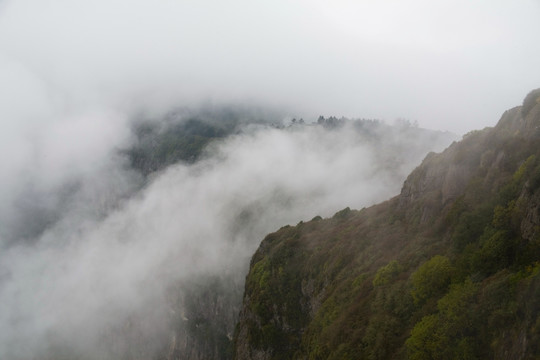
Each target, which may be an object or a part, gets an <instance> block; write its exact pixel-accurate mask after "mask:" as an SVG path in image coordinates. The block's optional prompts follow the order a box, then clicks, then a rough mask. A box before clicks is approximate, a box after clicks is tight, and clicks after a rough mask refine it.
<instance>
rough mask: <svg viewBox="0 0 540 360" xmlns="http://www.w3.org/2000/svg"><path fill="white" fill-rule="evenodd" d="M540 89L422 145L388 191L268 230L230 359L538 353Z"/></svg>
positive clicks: (247, 288)
mask: <svg viewBox="0 0 540 360" xmlns="http://www.w3.org/2000/svg"><path fill="white" fill-rule="evenodd" d="M539 100H540V91H539V90H534V91H532V92H531V93H529V94H528V95H527V97H526V98H525V100H524V102H523V105H522V106H519V107H515V108H513V109H510V110H508V111H506V112H505V113H504V114H503V115H502V117H501V119H500V120H499V122H498V123H497V125H496V126H495V127H493V128H486V129H484V130H480V131H473V132H471V133H469V134H467V135H465V136H464V137H463V139H462V140H461V141H460V142H454V143H453V144H452V145H451V146H450V147H448V148H447V149H446V150H445V151H443V152H442V153H440V154H434V153H430V154H428V156H426V158H425V159H424V161H423V162H422V164H421V165H420V166H418V167H417V168H416V169H415V170H413V172H412V173H411V174H410V175H409V176H408V177H407V180H406V181H405V183H404V185H403V187H402V190H401V193H400V194H399V195H397V196H396V197H394V198H392V199H390V200H388V201H385V202H383V203H381V204H378V205H374V206H372V207H370V208H367V209H362V210H360V211H356V210H350V209H348V208H346V209H344V210H342V211H340V212H338V213H336V215H334V217H333V218H330V219H324V220H323V219H313V220H312V221H310V222H306V223H303V222H301V223H299V224H298V225H296V226H287V227H284V228H282V229H280V230H279V231H277V232H276V233H273V234H270V235H268V236H267V237H266V238H265V239H264V240H263V242H262V243H261V246H260V247H259V249H258V250H257V252H256V253H255V255H254V256H253V258H252V260H251V265H250V272H249V274H248V276H247V278H246V285H245V292H244V301H243V307H242V310H241V313H240V318H239V322H238V325H237V330H236V334H235V339H234V341H235V349H234V353H235V359H307V358H309V359H389V358H395V359H405V358H410V359H445V358H446V359H447V358H468V359H474V358H495V359H503V358H504V359H528V358H534V356H535V354H538V351H539V350H540V338H539V337H538V335H536V334H537V333H538V329H540V317H539V309H540V300H538V299H539V298H540V263H539V260H540V236H539V234H540V231H539V230H540V217H539V212H540V211H539V209H540V161H539V159H540V147H538V146H537V144H536V143H537V140H538V137H539V135H540V133H539V132H538V131H537V129H538V128H539V125H540V105H539V103H540V101H539Z"/></svg>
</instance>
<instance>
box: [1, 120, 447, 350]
mask: <svg viewBox="0 0 540 360" xmlns="http://www.w3.org/2000/svg"><path fill="white" fill-rule="evenodd" d="M383 130H384V132H381V133H377V134H372V140H371V142H370V141H369V140H367V139H366V138H362V137H361V136H360V135H359V133H358V132H357V131H356V130H354V129H353V128H352V127H349V126H345V127H343V128H340V129H334V130H327V129H324V128H323V127H322V126H295V127H291V128H288V129H275V128H271V127H265V126H260V125H259V126H257V127H255V128H251V129H248V130H246V131H244V132H243V133H241V134H239V135H234V136H231V137H229V138H227V139H225V140H222V141H221V142H219V143H217V144H214V145H213V146H212V147H211V148H210V150H208V154H207V157H206V158H205V159H204V160H201V161H199V162H197V163H195V164H193V165H186V164H176V165H173V166H170V167H168V168H167V169H165V170H163V171H162V172H160V173H157V174H154V175H153V177H152V179H151V181H150V182H149V183H147V184H146V185H144V186H143V181H142V178H141V176H140V175H137V173H135V172H134V171H133V170H130V168H129V166H128V164H127V162H126V161H127V160H126V159H125V158H124V157H122V156H120V155H114V154H118V151H117V150H116V149H114V147H109V148H110V150H109V152H108V153H107V154H106V156H105V155H102V156H101V157H99V158H100V159H101V162H100V163H98V164H96V165H95V166H93V167H91V168H87V167H86V166H80V167H75V168H73V167H72V164H71V163H70V162H62V161H59V163H57V162H56V161H55V162H52V163H50V164H52V165H50V164H49V166H52V168H53V169H57V166H60V167H61V169H62V171H61V172H59V173H61V174H63V178H62V179H55V181H52V182H49V185H48V186H44V185H43V184H41V183H40V182H39V176H37V177H35V178H34V180H35V181H36V186H37V188H36V189H37V190H36V191H35V192H34V193H31V192H30V193H28V192H26V191H25V189H28V188H24V187H23V188H21V191H20V192H19V193H17V194H16V196H15V198H16V199H17V201H19V202H25V201H26V202H29V201H32V202H35V201H38V203H42V207H41V208H40V207H37V210H36V209H35V208H36V206H35V204H34V205H33V206H31V205H28V206H27V207H26V208H25V207H22V208H21V209H19V213H17V216H18V219H19V221H24V222H25V223H19V224H18V226H17V227H16V228H13V231H12V233H11V234H10V236H11V239H10V240H11V241H9V242H4V249H3V251H2V252H1V255H0V264H1V265H0V302H1V303H2V304H3V310H2V311H1V312H0V330H1V331H0V349H2V350H1V352H0V356H1V357H3V358H4V357H6V358H13V359H19V358H20V359H23V358H32V357H36V356H37V354H56V355H51V356H58V354H84V355H85V356H87V357H89V358H94V357H103V358H115V357H118V356H119V355H120V354H126V352H128V351H129V347H130V346H131V345H132V344H138V346H141V343H142V344H144V346H143V348H144V351H145V352H146V353H147V354H151V353H152V352H153V351H158V350H159V349H161V348H160V347H163V346H164V343H166V342H167V341H168V339H169V338H170V336H171V334H170V326H169V322H168V321H169V319H170V318H171V317H173V315H172V313H171V312H172V311H175V309H173V308H172V307H171V301H170V299H169V300H167V296H168V291H169V290H170V288H171V286H174V284H186V283H188V282H189V281H191V280H193V279H198V278H200V277H204V276H217V277H221V278H224V279H227V278H229V279H234V280H235V281H237V282H238V283H241V281H242V279H243V277H244V276H245V273H246V271H247V264H248V261H249V258H250V256H251V255H252V253H253V252H254V251H255V249H256V248H257V246H258V244H259V242H260V241H261V240H262V238H263V237H264V235H265V234H267V233H268V232H271V231H274V230H276V229H277V228H279V227H281V226H283V225H285V224H291V223H292V224H294V223H296V222H298V221H300V220H309V219H310V218H312V217H314V216H316V215H322V216H330V215H332V214H333V213H334V212H335V211H337V210H339V209H342V208H344V207H346V206H351V207H354V208H361V207H363V206H368V205H370V204H374V203H376V202H379V201H382V200H385V199H386V198H388V197H389V196H391V195H392V194H397V193H398V191H399V189H400V186H401V184H402V181H403V180H404V178H405V176H406V174H407V173H408V172H409V171H410V170H411V169H412V168H413V167H414V166H415V165H417V164H418V163H419V161H420V160H421V158H422V157H423V156H424V153H425V151H427V150H428V149H433V148H438V149H441V148H442V146H444V145H446V144H447V143H448V141H449V139H450V137H449V136H448V135H444V134H441V133H439V134H438V135H437V136H433V135H430V136H422V135H419V136H418V137H417V138H416V139H410V138H408V137H405V136H403V133H402V132H401V131H405V130H403V129H401V130H399V129H398V128H390V127H387V126H385V127H384V128H383ZM410 130H411V129H410V128H409V131H410ZM70 131H72V132H73V133H70V135H77V134H78V131H79V128H78V127H74V128H70ZM53 133H54V132H53ZM420 133H421V132H420ZM426 135H428V134H427V133H426ZM51 136H52V137H53V138H54V135H51ZM420 140H421V142H419V141H420ZM47 149H48V151H49V153H51V154H54V152H55V149H54V147H49V148H47ZM113 155H114V156H113ZM392 159H393V160H394V163H395V165H396V166H397V167H396V166H394V165H388V164H392V162H391V160H392ZM58 164H61V165H58ZM72 172H73V173H72ZM46 174H47V173H46V172H45V173H44V175H46ZM51 184H52V185H51ZM53 185H54V186H53ZM43 186H44V187H43ZM51 186H52V187H51ZM141 186H143V187H142V188H141ZM138 189H140V190H138ZM45 195H47V196H46V197H47V198H46V199H44V198H43V197H44V196H45ZM30 210H32V211H30ZM36 211H37V213H36ZM36 214H38V215H39V214H41V215H42V216H43V217H45V220H43V223H42V224H41V228H39V226H38V225H39V224H38V225H36V229H34V230H35V231H34V232H32V231H30V230H32V229H30V230H28V231H26V229H25V226H30V227H31V226H32V223H33V222H34V221H35V219H36V218H39V216H37V215H36ZM47 216H51V218H47ZM8 220H9V221H8ZM13 221H14V219H3V223H2V227H3V228H4V227H5V226H8V228H9V225H13ZM17 231H18V232H17ZM23 237H24V238H23ZM180 291H181V292H183V291H189V287H183V288H182V289H181V290H180ZM179 295H181V293H180V294H177V296H179ZM180 297H181V296H180ZM176 310H178V309H176ZM133 321H136V324H137V326H134V325H132V326H131V327H130V325H129V324H130V322H131V323H132V322H133ZM111 334H112V335H111ZM107 339H108V340H109V341H106V340H107ZM111 339H114V340H111Z"/></svg>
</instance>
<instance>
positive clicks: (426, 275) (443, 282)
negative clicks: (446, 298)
mask: <svg viewBox="0 0 540 360" xmlns="http://www.w3.org/2000/svg"><path fill="white" fill-rule="evenodd" d="M453 271H454V269H453V267H452V265H451V263H450V260H449V259H448V258H447V257H445V256H441V255H435V256H434V257H432V258H431V259H429V260H428V261H426V262H425V263H423V264H422V265H421V266H420V267H419V268H418V270H416V271H415V272H414V273H413V274H412V276H411V282H412V286H413V290H412V291H411V295H412V297H413V298H414V301H415V303H423V302H424V301H426V300H427V299H428V298H431V297H435V296H437V295H439V294H442V293H443V292H444V290H446V288H447V286H448V285H449V284H450V280H451V278H452V274H453Z"/></svg>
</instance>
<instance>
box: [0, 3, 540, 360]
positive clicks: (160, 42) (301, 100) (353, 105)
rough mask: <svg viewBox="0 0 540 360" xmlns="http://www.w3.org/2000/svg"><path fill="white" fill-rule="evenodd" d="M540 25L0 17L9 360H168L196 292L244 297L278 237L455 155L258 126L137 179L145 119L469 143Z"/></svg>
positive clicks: (296, 13) (370, 10) (284, 17)
mask: <svg viewBox="0 0 540 360" xmlns="http://www.w3.org/2000/svg"><path fill="white" fill-rule="evenodd" d="M439 5H440V6H439ZM539 11H540V6H539V5H538V2H536V1H532V0H531V1H518V2H506V1H492V2H489V3H486V4H474V5H471V4H470V2H467V1H457V2H456V1H452V2H450V1H443V2H441V3H438V5H434V4H432V2H428V1H423V0H410V1H404V2H397V1H383V2H378V3H377V4H376V5H375V4H374V3H372V2H367V1H358V2H352V1H336V2H332V4H330V3H327V2H322V1H309V2H308V1H297V2H284V1H277V2H272V4H270V3H268V4H263V3H253V2H247V1H240V0H239V1H231V2H218V1H210V0H204V1H197V2H189V1H172V0H164V1H159V2H150V1H146V0H131V1H127V0H109V1H101V0H98V1H92V2H90V1H83V0H69V1H67V0H3V1H1V0H0V124H1V129H0V130H1V131H0V304H1V307H0V358H3V359H4V358H7V359H29V358H42V357H47V356H51V357H56V358H59V357H61V356H64V357H66V358H77V357H78V358H91V359H93V358H111V359H115V358H118V357H120V356H126V357H128V358H129V357H137V356H141V354H144V355H145V356H147V357H149V356H151V355H152V354H155V353H158V352H160V351H163V348H164V347H167V346H168V345H167V344H168V342H169V341H170V339H171V337H173V335H174V336H176V335H177V334H173V333H171V331H172V330H171V329H173V328H174V327H175V326H176V325H177V324H176V325H175V324H173V325H171V318H174V319H176V320H177V319H180V320H178V321H180V322H182V321H186V320H185V319H184V318H185V317H186V314H184V313H182V311H183V310H182V309H183V308H185V306H184V304H183V303H182V301H184V300H182V299H183V296H184V295H185V294H188V295H189V294H190V293H191V292H193V290H192V289H193V285H190V283H189V282H190V281H197V279H203V278H207V277H216V278H218V279H220V280H222V281H223V283H225V284H229V282H227V281H230V283H232V284H233V286H236V287H237V289H236V290H235V291H238V289H240V290H239V291H241V287H242V286H243V284H242V280H243V277H244V276H245V274H246V271H247V265H248V262H249V258H250V256H251V255H252V254H253V252H254V251H255V249H256V248H257V246H258V244H259V243H260V241H261V240H262V239H263V237H264V236H265V234H267V233H268V232H271V231H274V230H277V229H278V228H279V227H281V226H283V225H285V224H296V223H297V222H299V221H306V220H309V219H311V218H312V217H314V216H316V215H321V216H331V215H332V214H333V213H334V212H336V211H338V210H340V209H342V208H344V207H347V206H350V207H351V208H362V207H364V206H369V205H371V204H374V203H377V202H380V201H383V200H385V199H387V198H389V197H390V196H393V195H396V194H397V193H398V192H399V189H400V187H401V184H402V182H403V180H404V179H405V177H406V175H407V174H408V173H409V172H410V171H411V170H412V169H413V168H414V167H415V166H417V165H418V164H419V163H420V161H421V160H422V158H423V157H424V156H425V154H426V153H427V151H429V150H441V149H443V148H444V146H446V145H448V143H449V142H450V141H451V139H452V136H450V135H449V134H447V133H446V134H445V133H439V134H438V135H433V134H431V135H430V134H428V133H422V132H415V131H411V129H410V128H408V127H403V126H397V127H393V128H390V127H388V126H384V127H381V129H382V130H381V132H380V133H377V134H374V139H375V140H373V141H366V139H365V138H362V137H359V136H358V134H357V132H355V130H352V129H351V128H350V127H347V126H346V127H343V128H340V129H334V130H332V131H328V130H325V129H323V128H322V127H318V126H307V125H306V126H292V127H290V128H286V129H275V128H272V127H269V126H261V125H259V126H248V127H247V128H245V129H242V132H241V133H238V134H234V135H233V136H231V137H229V138H227V139H221V140H220V141H219V142H216V143H214V144H212V145H211V146H210V147H209V149H208V150H207V152H206V154H205V156H204V157H203V158H202V160H200V161H198V162H196V163H194V164H185V163H179V164H176V165H173V166H170V167H167V168H166V169H163V170H161V171H159V172H157V173H153V174H151V175H150V176H149V177H145V176H144V174H141V173H139V172H137V171H136V170H135V169H134V168H132V167H131V166H130V163H129V159H128V158H127V157H126V156H125V154H124V153H123V152H122V150H123V149H127V148H129V147H130V146H132V145H133V144H134V143H135V142H136V138H135V136H134V135H133V133H132V129H133V124H134V122H135V120H136V119H138V117H140V114H147V115H148V117H150V118H152V119H156V120H155V121H160V120H159V119H162V118H163V117H164V116H165V115H166V114H167V113H168V112H169V111H171V109H174V108H177V107H181V108H184V107H185V108H193V109H197V108H205V107H213V106H217V108H219V107H220V106H222V104H230V103H232V104H242V105H245V104H248V105H249V106H252V105H253V104H255V105H257V106H262V107H264V108H268V109H272V110H276V109H277V110H276V111H277V112H279V113H280V114H282V117H281V118H279V119H278V120H280V121H281V120H283V121H284V124H285V125H288V124H289V123H290V119H291V118H292V117H296V118H300V117H303V118H305V119H306V120H307V121H308V122H309V121H315V120H316V119H317V117H318V116H319V115H321V114H322V115H325V116H331V115H335V116H338V117H340V116H342V115H344V116H349V117H353V118H354V117H366V118H379V119H383V120H385V121H386V123H387V124H392V123H393V121H394V120H395V119H397V118H405V119H408V120H411V121H413V122H414V121H417V122H418V123H419V124H420V126H422V127H426V128H432V129H440V130H443V131H444V130H450V131H454V132H456V133H458V134H463V133H466V132H467V131H469V130H472V129H475V128H481V127H484V126H488V125H494V123H495V122H496V120H497V119H498V117H499V115H500V114H501V113H502V111H503V110H505V109H507V108H509V107H512V106H515V105H517V104H519V103H520V102H521V100H522V98H523V96H524V95H525V94H526V93H527V92H528V91H529V90H531V89H532V88H535V87H538V79H539V78H540V68H539V67H538V63H539V60H540V50H539V48H538V47H537V46H534V44H535V43H536V42H535V40H536V37H537V34H538V33H540V23H539V22H538V21H537V17H538V12H539ZM422 134H424V135H422ZM179 284H180V285H179ZM177 287H179V288H177ZM171 289H175V290H174V291H173V292H172V294H173V295H175V296H176V297H177V298H175V299H172V300H171V296H172V295H171V291H172V290H171ZM235 301H236V300H235ZM233 302H234V301H233ZM176 320H175V321H176ZM134 344H138V346H139V347H138V348H137V346H134ZM141 344H142V345H141ZM131 348H136V351H141V352H142V353H138V355H137V356H136V355H135V354H133V353H130V351H135V350H130V349H131ZM59 354H60V355H61V356H60V355H59ZM126 354H127V355H126Z"/></svg>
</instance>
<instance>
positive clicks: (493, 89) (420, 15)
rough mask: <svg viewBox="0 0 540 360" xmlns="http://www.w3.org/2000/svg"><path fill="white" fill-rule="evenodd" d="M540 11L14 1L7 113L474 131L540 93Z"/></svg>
mask: <svg viewBox="0 0 540 360" xmlns="http://www.w3.org/2000/svg"><path fill="white" fill-rule="evenodd" d="M539 15H540V1H538V0H517V1H507V0H504V1H502V0H495V1H493V0H491V1H470V0H452V1H446V0H444V1H427V0H406V1H403V0H400V1H397V0H384V1H343V0H340V1H321V0H309V1H307V0H305V1H281V0H278V1H271V2H270V1H266V2H263V1H245V0H234V1H211V0H199V1H186V0H184V1H178V0H160V1H149V0H107V1H104V0H94V1H87V0H84V1H83V0H11V1H10V0H4V1H2V2H0V78H1V79H2V81H1V82H0V99H1V100H0V102H1V104H0V105H1V106H0V108H1V110H0V118H1V119H2V120H1V121H2V126H4V124H5V125H6V126H7V125H8V124H10V126H11V127H12V128H13V127H16V128H17V129H19V130H20V128H21V126H22V127H26V126H31V125H34V124H36V123H39V124H42V125H46V124H48V123H49V122H50V121H51V119H55V120H54V121H59V119H70V118H74V117H77V118H79V117H81V116H92V117H95V116H105V117H111V116H112V117H114V114H116V113H120V114H122V113H125V112H130V111H133V110H134V109H136V108H140V107H150V108H156V109H166V108H167V107H169V106H172V105H185V104H192V103H194V102H195V103H197V102H200V101H213V102H243V101H247V100H249V101H254V102H257V103H260V104H268V105H272V106H278V107H283V108H287V109H290V110H289V111H290V112H291V114H292V115H297V116H305V117H309V116H313V117H315V116H317V115H319V114H322V115H326V116H329V115H335V116H342V115H344V116H350V117H370V118H380V119H384V120H386V121H389V122H392V121H393V120H394V119H396V118H406V119H410V120H413V121H414V120H416V121H418V122H419V124H420V125H421V126H423V127H428V128H435V129H441V130H450V131H454V132H457V133H465V132H467V131H469V130H472V129H476V128H482V127H484V126H491V125H494V124H495V122H496V121H497V120H498V119H499V116H500V115H501V113H502V112H503V111H504V110H506V109H507V108H510V107H513V106H515V105H518V104H520V103H521V101H522V99H523V97H524V96H525V95H526V94H527V92H528V91H530V90H532V89H533V88H536V87H539V86H540V67H539V66H538V64H539V63H540V47H538V46H537V42H538V39H537V37H538V34H540V22H539V21H538V17H539ZM89 114H90V115H89ZM66 121H69V120H66ZM15 123H17V124H18V125H13V124H15ZM21 124H25V125H21ZM28 124H30V125H28ZM32 128H33V127H32Z"/></svg>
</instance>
